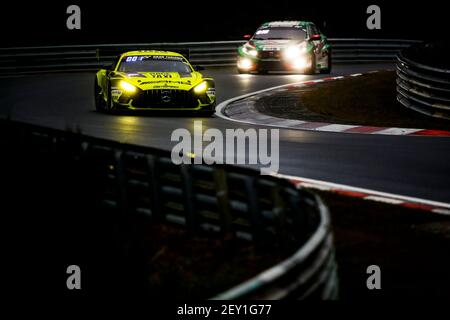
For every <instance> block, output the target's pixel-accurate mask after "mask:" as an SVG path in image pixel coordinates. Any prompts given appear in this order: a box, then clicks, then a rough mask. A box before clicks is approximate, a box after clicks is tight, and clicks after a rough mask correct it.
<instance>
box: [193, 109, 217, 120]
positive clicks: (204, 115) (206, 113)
mask: <svg viewBox="0 0 450 320" xmlns="http://www.w3.org/2000/svg"><path fill="white" fill-rule="evenodd" d="M214 113H216V112H215V111H198V112H197V113H196V115H197V116H198V117H200V118H211V117H212V116H213V115H214Z"/></svg>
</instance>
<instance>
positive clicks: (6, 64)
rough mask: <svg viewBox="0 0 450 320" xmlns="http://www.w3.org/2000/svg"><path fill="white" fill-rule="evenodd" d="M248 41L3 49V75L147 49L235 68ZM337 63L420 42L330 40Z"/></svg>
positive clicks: (387, 54)
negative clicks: (185, 54) (239, 49)
mask: <svg viewBox="0 0 450 320" xmlns="http://www.w3.org/2000/svg"><path fill="white" fill-rule="evenodd" d="M244 42H245V41H240V40H237V41H215V42H183V43H130V44H98V45H73V46H51V47H50V46H49V47H16V48H1V49H0V74H14V73H28V72H42V71H65V70H95V69H98V68H99V66H101V65H105V64H110V63H111V62H112V61H113V59H114V58H115V57H116V56H117V55H119V54H120V53H122V52H125V51H130V50H143V49H163V50H164V49H166V50H177V49H178V50H189V52H190V60H191V62H192V63H193V64H201V65H206V66H232V65H235V63H236V49H237V47H238V46H239V45H242V44H243V43H244ZM330 42H331V44H332V50H333V61H334V62H336V63H352V62H370V61H393V60H394V59H395V56H396V55H397V53H398V52H399V51H400V50H402V49H404V48H407V47H408V46H410V45H411V44H413V43H416V42H417V41H413V40H396V39H330Z"/></svg>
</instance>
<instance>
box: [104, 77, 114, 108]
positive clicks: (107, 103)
mask: <svg viewBox="0 0 450 320" xmlns="http://www.w3.org/2000/svg"><path fill="white" fill-rule="evenodd" d="M106 97H107V98H106V105H105V112H107V113H111V112H112V110H113V107H112V106H113V101H112V97H111V84H109V85H108V94H107V95H106Z"/></svg>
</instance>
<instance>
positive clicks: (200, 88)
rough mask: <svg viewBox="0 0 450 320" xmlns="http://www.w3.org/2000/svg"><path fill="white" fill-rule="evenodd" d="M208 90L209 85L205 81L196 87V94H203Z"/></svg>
mask: <svg viewBox="0 0 450 320" xmlns="http://www.w3.org/2000/svg"><path fill="white" fill-rule="evenodd" d="M206 89H208V85H207V84H206V82H205V81H203V82H202V83H200V84H199V85H198V86H196V87H195V88H194V92H195V93H203V92H205V91H206Z"/></svg>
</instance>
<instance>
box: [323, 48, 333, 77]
mask: <svg viewBox="0 0 450 320" xmlns="http://www.w3.org/2000/svg"><path fill="white" fill-rule="evenodd" d="M327 64H328V65H327V67H326V68H325V69H322V70H320V73H331V66H332V59H331V52H328V57H327Z"/></svg>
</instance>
